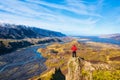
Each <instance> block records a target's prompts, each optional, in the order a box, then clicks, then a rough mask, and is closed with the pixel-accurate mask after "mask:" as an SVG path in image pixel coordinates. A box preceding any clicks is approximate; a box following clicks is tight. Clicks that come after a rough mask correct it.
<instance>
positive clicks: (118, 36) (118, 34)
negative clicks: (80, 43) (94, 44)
mask: <svg viewBox="0 0 120 80" xmlns="http://www.w3.org/2000/svg"><path fill="white" fill-rule="evenodd" d="M100 37H101V38H111V39H115V40H120V33H116V34H108V35H101V36H100Z"/></svg>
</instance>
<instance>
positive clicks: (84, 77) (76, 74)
mask: <svg viewBox="0 0 120 80" xmlns="http://www.w3.org/2000/svg"><path fill="white" fill-rule="evenodd" d="M93 70H94V67H92V65H91V63H90V62H87V61H85V60H83V59H82V58H80V57H72V58H70V60H69V61H68V74H67V75H66V80H92V71H93Z"/></svg>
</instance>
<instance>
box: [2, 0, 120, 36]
mask: <svg viewBox="0 0 120 80" xmlns="http://www.w3.org/2000/svg"><path fill="white" fill-rule="evenodd" d="M0 22H2V23H12V24H24V25H29V26H37V27H40V28H44V29H50V30H55V31H60V32H63V33H65V34H69V35H98V34H112V33H120V0H0Z"/></svg>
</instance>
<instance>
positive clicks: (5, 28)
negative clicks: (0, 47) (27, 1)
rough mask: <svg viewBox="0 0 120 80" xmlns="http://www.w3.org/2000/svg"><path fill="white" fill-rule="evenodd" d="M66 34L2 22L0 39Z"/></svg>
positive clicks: (60, 35)
mask: <svg viewBox="0 0 120 80" xmlns="http://www.w3.org/2000/svg"><path fill="white" fill-rule="evenodd" d="M63 36H65V34H62V33H60V32H56V31H50V30H45V29H41V28H36V27H30V26H25V25H14V24H5V23H2V24H0V39H25V38H43V37H63Z"/></svg>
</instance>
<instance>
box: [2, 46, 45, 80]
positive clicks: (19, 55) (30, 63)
mask: <svg viewBox="0 0 120 80" xmlns="http://www.w3.org/2000/svg"><path fill="white" fill-rule="evenodd" d="M45 47H46V45H35V46H30V47H27V48H23V49H20V50H17V51H15V52H12V53H8V54H6V55H2V56H0V80H16V79H17V80H26V79H29V78H30V77H32V76H35V75H38V74H40V73H41V72H43V71H44V70H46V66H45V65H44V61H45V60H46V59H45V58H43V57H42V56H41V54H40V53H38V52H37V49H38V48H45Z"/></svg>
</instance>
